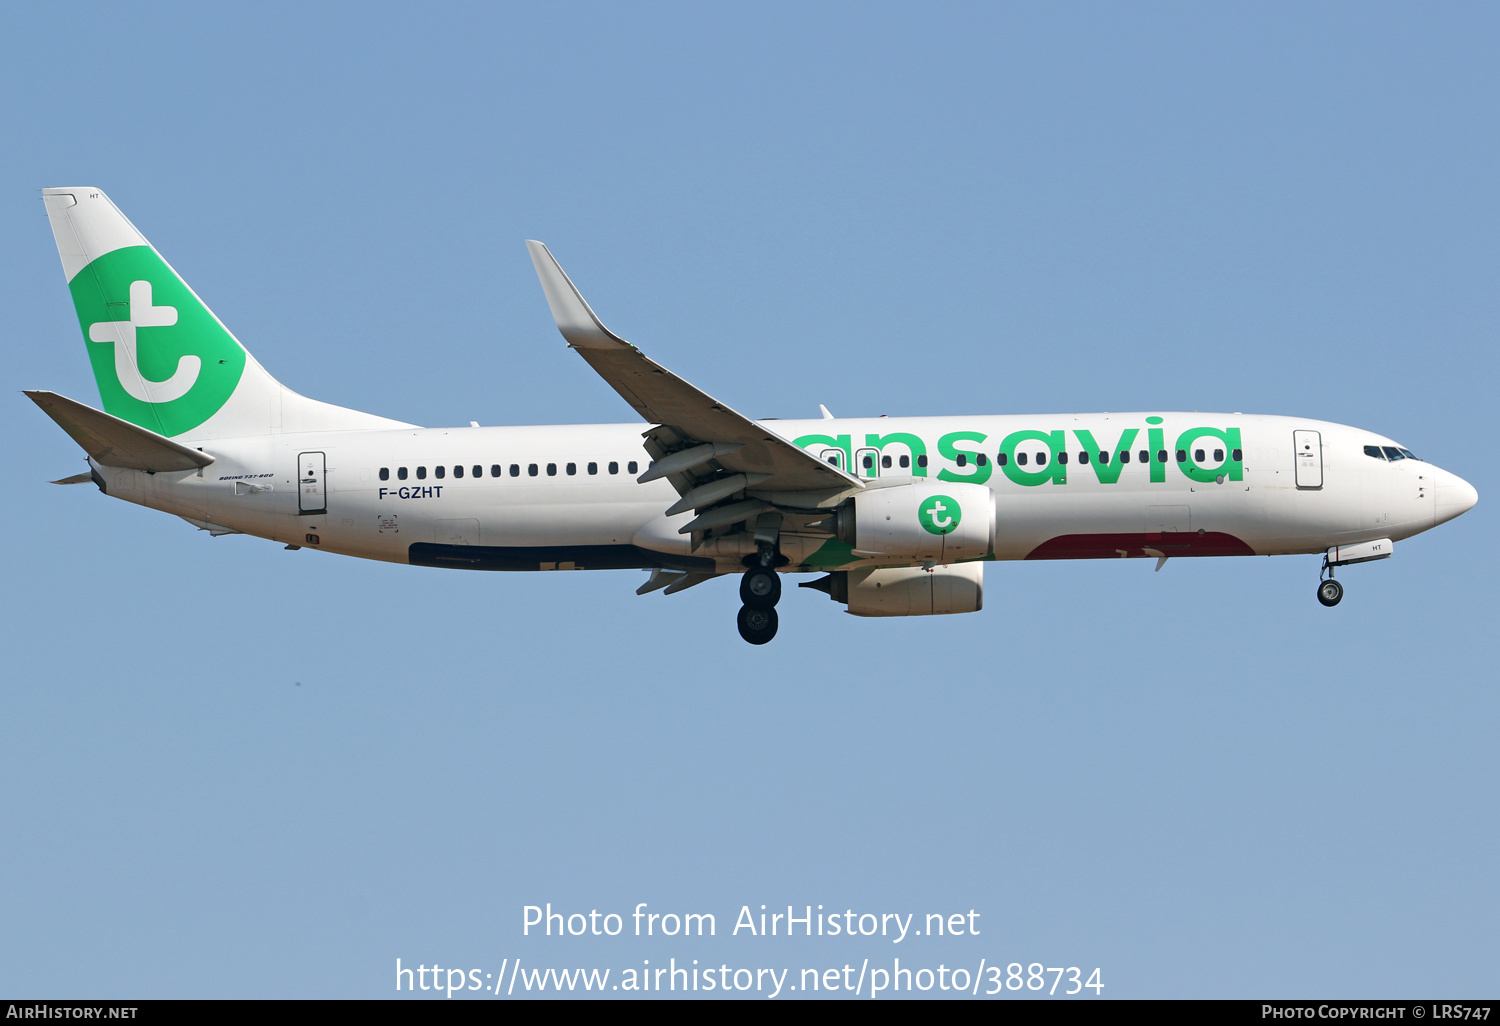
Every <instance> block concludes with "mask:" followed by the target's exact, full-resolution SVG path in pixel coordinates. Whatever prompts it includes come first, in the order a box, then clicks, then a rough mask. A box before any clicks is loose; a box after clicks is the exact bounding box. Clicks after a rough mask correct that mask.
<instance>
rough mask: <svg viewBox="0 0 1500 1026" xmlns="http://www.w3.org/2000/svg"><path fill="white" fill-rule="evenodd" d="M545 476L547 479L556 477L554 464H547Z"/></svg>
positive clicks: (555, 465)
mask: <svg viewBox="0 0 1500 1026" xmlns="http://www.w3.org/2000/svg"><path fill="white" fill-rule="evenodd" d="M547 476H548V477H556V476H557V464H556V463H549V464H547Z"/></svg>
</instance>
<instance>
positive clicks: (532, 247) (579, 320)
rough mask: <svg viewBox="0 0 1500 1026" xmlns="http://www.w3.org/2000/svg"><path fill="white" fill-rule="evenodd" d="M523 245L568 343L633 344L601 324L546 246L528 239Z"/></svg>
mask: <svg viewBox="0 0 1500 1026" xmlns="http://www.w3.org/2000/svg"><path fill="white" fill-rule="evenodd" d="M526 249H527V250H528V251H529V252H530V253H531V262H532V263H533V264H535V265H536V276H537V277H538V278H540V279H541V282H542V292H543V293H545V294H546V296H547V305H548V306H549V307H551V308H552V319H553V320H554V321H556V322H557V330H558V331H560V332H562V337H563V338H565V339H567V340H568V345H570V346H573V347H574V348H575V349H619V348H621V347H625V348H630V349H634V348H635V347H634V346H632V345H631V344H630V343H629V342H626V341H625V340H624V339H623V338H621V337H620V336H619V335H616V334H615V333H614V332H612V331H610V330H609V329H608V328H606V327H605V326H604V322H603V321H601V320H599V318H598V316H597V315H596V314H595V313H594V311H593V310H592V309H591V308H590V307H589V305H588V303H587V302H586V301H585V300H584V298H583V296H582V295H581V294H580V293H579V291H578V288H577V287H576V286H575V285H574V284H573V282H572V279H570V278H569V277H568V276H567V274H566V273H565V272H564V271H563V269H562V267H561V266H560V265H559V264H558V262H557V258H556V257H554V256H553V255H552V253H551V251H550V250H548V249H547V247H546V246H544V245H542V244H541V243H540V242H537V241H536V240H535V239H527V240H526Z"/></svg>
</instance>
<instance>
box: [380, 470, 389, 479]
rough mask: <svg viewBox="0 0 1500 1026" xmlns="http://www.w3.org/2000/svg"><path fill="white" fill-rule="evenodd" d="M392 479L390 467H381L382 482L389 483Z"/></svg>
mask: <svg viewBox="0 0 1500 1026" xmlns="http://www.w3.org/2000/svg"><path fill="white" fill-rule="evenodd" d="M390 479H391V468H390V467H381V468H380V480H382V481H389V480H390Z"/></svg>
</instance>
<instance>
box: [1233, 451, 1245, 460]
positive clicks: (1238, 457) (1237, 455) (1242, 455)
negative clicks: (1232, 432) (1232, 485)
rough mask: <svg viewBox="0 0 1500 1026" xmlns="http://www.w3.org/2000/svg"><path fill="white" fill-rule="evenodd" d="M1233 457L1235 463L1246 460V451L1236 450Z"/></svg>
mask: <svg viewBox="0 0 1500 1026" xmlns="http://www.w3.org/2000/svg"><path fill="white" fill-rule="evenodd" d="M1231 455H1232V456H1234V462H1236V463H1238V462H1239V461H1240V460H1242V459H1244V458H1245V451H1244V450H1243V449H1236V450H1234V452H1233V453H1232V454H1231Z"/></svg>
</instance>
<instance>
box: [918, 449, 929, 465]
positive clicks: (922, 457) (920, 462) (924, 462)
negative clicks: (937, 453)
mask: <svg viewBox="0 0 1500 1026" xmlns="http://www.w3.org/2000/svg"><path fill="white" fill-rule="evenodd" d="M917 466H919V467H925V466H927V454H926V453H925V452H924V453H923V454H922V455H920V456H918V457H917Z"/></svg>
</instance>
